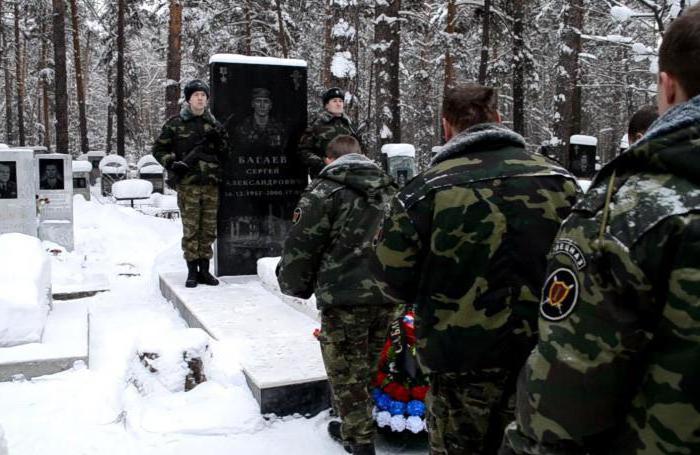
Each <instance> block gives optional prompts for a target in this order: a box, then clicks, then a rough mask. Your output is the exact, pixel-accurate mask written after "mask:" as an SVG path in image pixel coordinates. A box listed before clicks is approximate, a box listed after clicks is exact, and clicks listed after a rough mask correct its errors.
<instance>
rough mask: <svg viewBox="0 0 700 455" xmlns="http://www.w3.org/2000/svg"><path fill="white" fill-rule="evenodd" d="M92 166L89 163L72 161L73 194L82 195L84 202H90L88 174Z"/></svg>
mask: <svg viewBox="0 0 700 455" xmlns="http://www.w3.org/2000/svg"><path fill="white" fill-rule="evenodd" d="M91 172H92V164H90V162H89V161H87V160H84V161H73V194H82V195H83V197H84V198H85V200H86V201H89V200H90V173H91Z"/></svg>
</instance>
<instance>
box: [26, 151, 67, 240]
mask: <svg viewBox="0 0 700 455" xmlns="http://www.w3.org/2000/svg"><path fill="white" fill-rule="evenodd" d="M35 159H36V167H35V169H36V174H35V176H36V194H37V196H38V201H39V207H40V208H39V238H40V239H41V240H49V241H51V242H54V243H58V244H59V245H61V246H63V247H65V248H66V249H68V250H72V249H73V171H72V164H73V162H72V161H71V156H70V155H68V154H65V153H47V154H42V155H37V156H36V158H35Z"/></svg>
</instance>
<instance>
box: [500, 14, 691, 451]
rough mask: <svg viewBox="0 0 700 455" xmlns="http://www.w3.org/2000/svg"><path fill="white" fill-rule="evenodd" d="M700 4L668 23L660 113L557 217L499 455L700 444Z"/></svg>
mask: <svg viewBox="0 0 700 455" xmlns="http://www.w3.org/2000/svg"><path fill="white" fill-rule="evenodd" d="M698 62H700V5H696V6H693V7H691V8H688V9H687V10H686V12H685V14H683V15H681V16H680V17H678V18H677V19H675V20H674V21H673V23H672V24H671V25H670V26H669V27H668V29H667V30H666V32H665V33H664V37H663V41H662V43H661V47H660V49H659V77H658V98H657V105H658V108H659V114H660V118H659V119H658V120H657V121H656V122H654V123H653V124H652V125H651V127H650V128H649V130H648V131H647V132H646V134H645V135H644V136H643V137H642V139H640V140H639V141H637V142H635V143H634V144H633V145H632V147H630V149H629V150H627V151H626V152H625V153H623V154H622V155H620V156H619V157H617V158H616V159H614V160H613V161H611V162H610V163H609V164H608V165H606V166H605V167H604V168H603V169H601V170H600V172H599V173H598V175H597V176H596V178H595V179H594V180H593V183H592V184H591V187H590V189H589V190H588V192H587V193H586V195H585V196H584V198H583V200H582V201H581V202H580V203H579V204H578V205H577V206H576V208H575V209H574V211H573V212H572V214H571V216H570V217H569V218H568V219H567V220H566V222H565V223H564V224H563V225H562V229H561V231H560V232H559V234H558V236H557V239H556V241H555V243H554V245H553V247H552V250H551V253H550V258H549V266H548V270H547V276H548V278H547V279H546V281H545V285H544V288H543V290H542V301H541V304H540V320H539V342H538V344H537V347H536V348H535V350H534V351H533V352H532V354H531V355H530V357H529V358H528V360H527V363H526V364H525V367H524V368H523V371H522V373H521V375H520V378H519V380H518V392H517V411H516V422H515V423H513V424H512V425H509V426H508V429H507V431H506V435H505V439H504V447H503V448H502V450H501V452H502V453H503V454H512V453H527V454H584V453H585V454H616V455H627V454H668V453H674V454H697V453H700V167H698V163H699V162H700V65H699V64H698Z"/></svg>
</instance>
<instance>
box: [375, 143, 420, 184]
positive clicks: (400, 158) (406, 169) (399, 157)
mask: <svg viewBox="0 0 700 455" xmlns="http://www.w3.org/2000/svg"><path fill="white" fill-rule="evenodd" d="M382 154H383V155H386V161H387V168H388V169H387V173H388V174H389V175H390V176H392V177H393V178H394V181H395V182H396V183H397V184H398V185H399V186H400V187H403V186H404V185H405V184H406V182H408V181H409V180H410V179H412V178H413V176H415V175H416V148H415V147H414V146H413V145H411V144H384V145H383V146H382Z"/></svg>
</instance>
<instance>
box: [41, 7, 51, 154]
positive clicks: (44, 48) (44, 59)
mask: <svg viewBox="0 0 700 455" xmlns="http://www.w3.org/2000/svg"><path fill="white" fill-rule="evenodd" d="M42 12H43V13H47V11H45V10H44V6H43V5H42ZM44 17H48V14H45V16H44ZM46 21H47V19H45V18H42V20H41V69H42V73H41V120H42V124H43V125H44V134H43V143H44V147H46V150H47V151H51V128H50V125H49V80H48V75H47V74H46V70H47V69H48V66H49V65H48V52H49V50H48V45H47V44H46V42H47V41H48V37H47V36H46Z"/></svg>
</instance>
